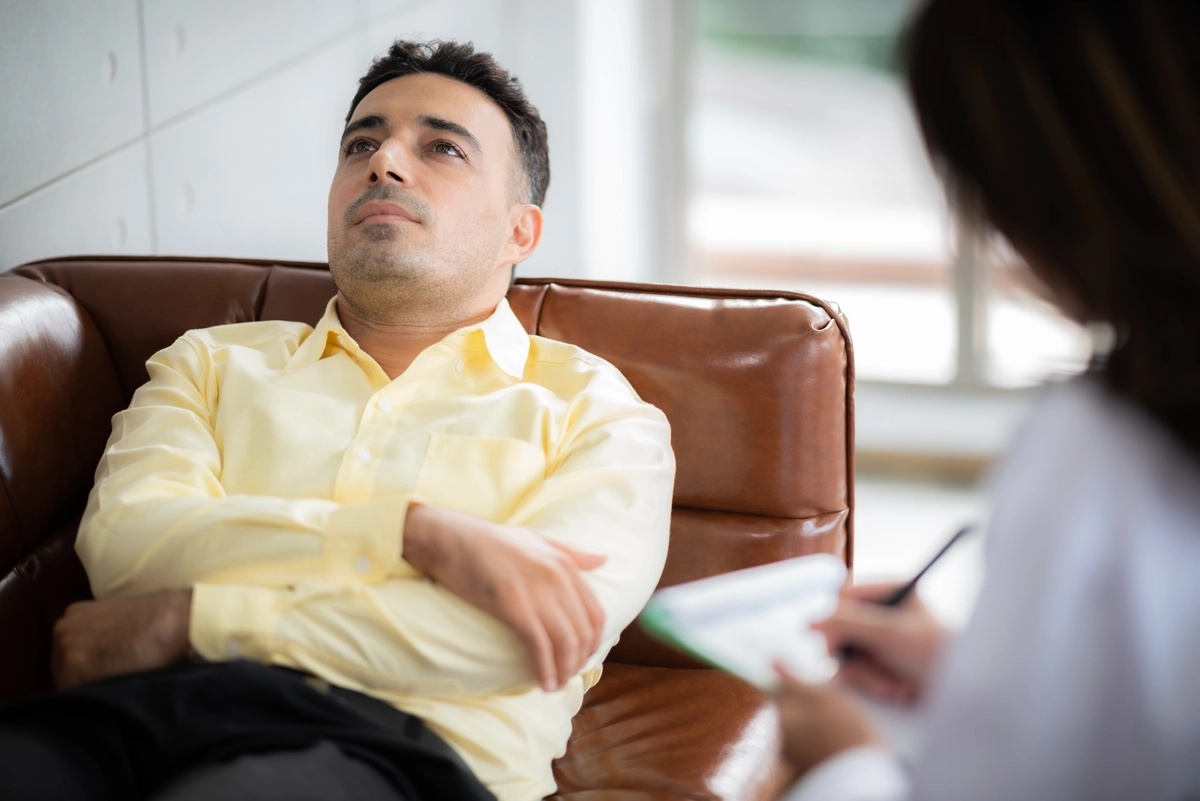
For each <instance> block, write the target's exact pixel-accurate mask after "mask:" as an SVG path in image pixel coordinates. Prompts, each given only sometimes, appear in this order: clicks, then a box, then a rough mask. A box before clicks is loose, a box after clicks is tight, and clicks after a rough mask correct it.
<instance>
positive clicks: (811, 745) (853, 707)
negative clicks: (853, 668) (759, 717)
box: [775, 665, 881, 776]
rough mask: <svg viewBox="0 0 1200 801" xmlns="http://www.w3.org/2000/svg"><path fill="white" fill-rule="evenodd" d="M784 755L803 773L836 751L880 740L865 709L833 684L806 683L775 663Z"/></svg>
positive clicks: (798, 773) (777, 701)
mask: <svg viewBox="0 0 1200 801" xmlns="http://www.w3.org/2000/svg"><path fill="white" fill-rule="evenodd" d="M775 669H776V671H777V672H778V673H779V678H780V687H779V691H778V694H777V695H776V696H775V703H776V704H777V705H778V707H779V726H780V729H781V730H782V733H783V755H784V757H785V758H786V759H787V761H788V763H789V764H790V765H791V767H792V769H793V770H794V771H795V775H796V776H800V775H802V774H804V773H805V772H807V771H808V770H809V769H811V768H813V767H815V766H816V765H818V764H820V763H821V762H824V761H825V760H826V759H828V758H830V757H832V756H834V755H835V754H837V753H839V752H841V751H845V750H846V749H849V748H855V747H857V746H861V745H873V744H880V743H881V740H880V737H879V735H878V733H877V732H876V730H875V727H874V725H873V724H872V723H871V719H870V717H868V715H867V713H866V710H864V709H863V708H862V706H861V705H860V704H859V703H858V702H857V701H855V699H854V698H852V697H851V695H850V693H848V692H847V691H846V690H845V689H843V688H841V687H838V686H836V685H834V684H824V685H819V684H806V683H804V682H803V681H801V680H800V679H798V678H796V677H795V676H793V675H791V674H790V673H788V672H787V670H786V669H785V668H784V667H783V666H781V665H776V667H775Z"/></svg>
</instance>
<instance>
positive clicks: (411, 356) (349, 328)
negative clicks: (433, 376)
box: [337, 296, 495, 380]
mask: <svg viewBox="0 0 1200 801" xmlns="http://www.w3.org/2000/svg"><path fill="white" fill-rule="evenodd" d="M493 311H495V309H494V308H493V309H489V310H487V311H483V312H480V313H478V314H474V315H468V316H466V317H464V318H463V319H461V320H446V321H444V322H441V321H439V322H425V321H422V322H413V321H405V320H388V321H380V320H374V319H368V318H366V317H364V316H362V315H360V314H358V313H357V312H355V310H354V309H353V307H351V305H350V304H349V303H346V301H345V299H344V298H342V297H341V296H339V297H338V303H337V314H338V319H339V320H341V323H342V327H343V328H345V329H346V333H347V334H349V335H350V336H351V337H352V338H353V339H354V341H355V342H357V343H358V346H359V347H360V348H362V349H363V350H364V351H365V352H366V353H367V355H369V356H370V357H371V358H372V359H374V360H375V361H376V362H377V363H378V364H379V366H380V367H381V368H383V372H385V373H386V374H387V377H388V378H390V379H392V380H395V379H396V378H397V377H398V376H399V375H400V374H402V373H403V372H404V371H405V370H407V369H408V368H409V366H410V365H411V364H412V363H413V361H414V360H415V359H416V358H417V356H419V355H420V353H421V351H423V350H425V349H426V348H428V347H429V346H430V345H434V344H436V343H438V342H441V341H442V340H443V339H445V338H446V337H447V336H449V335H450V334H452V333H454V332H455V331H457V330H459V329H460V328H465V327H467V326H470V325H476V324H478V323H481V322H483V321H484V320H486V319H487V318H488V317H490V316H491V315H492V312H493Z"/></svg>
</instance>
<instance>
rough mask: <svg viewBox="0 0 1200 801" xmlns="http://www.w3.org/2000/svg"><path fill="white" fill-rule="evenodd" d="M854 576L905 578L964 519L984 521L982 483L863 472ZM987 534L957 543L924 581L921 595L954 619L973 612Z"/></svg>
mask: <svg viewBox="0 0 1200 801" xmlns="http://www.w3.org/2000/svg"><path fill="white" fill-rule="evenodd" d="M855 487H856V503H855V507H856V508H855V522H854V530H855V539H856V544H855V549H854V565H855V567H854V576H855V581H856V582H859V583H862V582H868V581H876V580H899V581H905V580H907V579H908V578H910V577H911V576H912V575H913V574H915V573H916V572H917V571H918V570H919V569H920V568H921V567H922V566H923V565H924V564H925V563H926V562H927V561H928V560H929V559H930V558H931V557H932V556H933V555H934V554H935V553H936V552H937V551H938V549H940V548H941V546H942V545H943V544H944V543H945V541H946V540H948V539H949V538H950V536H951V535H952V534H953V533H954V532H955V531H956V530H957V529H958V528H959V527H961V526H962V525H963V524H964V523H969V522H972V521H976V522H983V519H984V509H985V504H984V493H983V488H982V487H981V486H972V485H968V484H953V483H945V482H941V483H939V482H935V481H929V480H910V479H903V478H897V477H894V476H888V475H881V474H870V473H867V474H863V473H860V474H859V475H858V476H857V478H856V482H855ZM982 546H983V534H982V533H980V532H976V533H973V534H970V535H968V536H967V537H966V538H965V539H963V540H962V541H960V542H959V543H958V544H957V545H955V546H954V548H953V549H952V550H950V551H949V552H947V553H946V555H945V556H944V557H943V558H942V559H941V560H939V561H938V563H937V564H936V565H934V567H933V568H931V569H930V571H929V573H927V574H926V576H925V577H924V578H923V579H922V580H921V584H920V593H921V597H922V599H923V600H924V601H925V602H926V603H927V604H928V605H929V606H930V608H931V609H933V611H934V613H935V614H937V615H938V616H939V617H940V618H942V619H943V620H944V621H946V622H947V623H949V624H951V625H961V624H962V623H963V622H965V620H966V618H967V616H968V615H969V614H970V611H971V608H972V606H973V604H974V602H975V597H976V595H977V593H978V591H979V587H980V584H981V582H982V579H983V547H982Z"/></svg>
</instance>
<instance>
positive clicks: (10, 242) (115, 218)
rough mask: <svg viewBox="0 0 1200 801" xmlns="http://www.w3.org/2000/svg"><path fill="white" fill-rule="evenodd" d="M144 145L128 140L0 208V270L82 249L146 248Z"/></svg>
mask: <svg viewBox="0 0 1200 801" xmlns="http://www.w3.org/2000/svg"><path fill="white" fill-rule="evenodd" d="M146 185H147V184H146V150H145V145H144V144H142V143H138V144H135V145H130V146H129V147H127V148H124V149H122V150H120V151H118V152H117V153H115V154H113V155H112V156H109V157H108V158H105V159H103V160H101V161H99V162H97V163H95V164H92V165H89V166H88V167H85V168H83V169H81V170H79V171H77V172H74V173H72V174H71V175H70V176H68V177H67V178H64V179H63V180H61V181H58V182H57V183H55V184H54V185H53V186H51V187H49V188H48V189H45V190H43V191H40V192H36V193H34V194H32V195H30V196H29V197H27V198H24V199H22V200H20V201H18V202H16V203H14V204H12V205H11V206H8V207H7V208H4V209H3V210H0V270H8V269H10V268H12V267H16V266H17V265H19V264H24V263H25V262H27V261H33V260H34V259H42V258H47V257H50V256H70V255H78V254H83V253H149V252H150V248H151V245H150V222H149V204H148V203H147V201H146Z"/></svg>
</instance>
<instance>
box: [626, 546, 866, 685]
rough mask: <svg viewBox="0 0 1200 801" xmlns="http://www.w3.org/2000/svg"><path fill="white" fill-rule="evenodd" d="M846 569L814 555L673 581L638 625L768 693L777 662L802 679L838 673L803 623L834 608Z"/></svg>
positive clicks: (652, 601) (649, 605) (818, 637)
mask: <svg viewBox="0 0 1200 801" xmlns="http://www.w3.org/2000/svg"><path fill="white" fill-rule="evenodd" d="M845 580H846V566H845V565H844V564H843V563H842V561H841V560H840V559H837V558H836V557H834V556H831V555H829V554H814V555H812V556H801V557H797V558H795V559H786V560H784V561H782V562H773V563H771V564H768V565H760V566H758V567H751V568H746V569H744V570H735V571H733V572H730V573H723V574H721V575H719V576H712V577H710V578H704V579H700V580H698V581H691V582H688V583H686V584H677V585H675V586H673V587H667V588H665V589H662V590H659V591H658V592H656V593H654V595H653V596H651V598H650V601H649V603H647V604H646V608H645V609H644V610H643V611H642V613H641V615H639V616H638V622H639V623H640V624H641V625H642V627H643V628H644V629H645V630H646V631H648V632H649V633H650V634H651V635H653V636H655V637H657V638H658V639H661V640H663V641H664V642H667V643H669V644H671V645H673V646H675V647H677V648H679V649H681V650H683V651H685V652H687V653H690V654H692V655H693V656H695V657H696V658H698V659H700V660H703V661H704V662H707V663H709V664H711V665H713V666H715V667H719V668H721V669H722V670H725V671H727V672H729V673H732V674H734V675H735V676H739V677H741V678H742V679H744V680H745V681H748V682H750V683H751V684H753V685H755V686H756V687H759V688H760V689H762V690H764V691H767V692H771V691H773V690H774V689H775V687H776V686H777V685H778V677H777V676H776V674H775V670H774V664H775V663H776V662H781V663H782V664H784V665H786V666H787V667H788V669H789V670H790V671H791V672H793V673H795V674H796V675H797V676H799V677H800V678H802V679H805V680H807V681H811V682H819V681H825V680H828V679H829V678H830V677H831V676H832V675H833V674H834V673H835V672H836V670H837V661H836V660H835V659H833V658H832V657H830V656H829V653H828V651H827V650H826V648H825V638H824V637H823V636H822V635H820V634H819V633H817V632H814V631H812V630H811V629H810V628H809V626H810V624H812V623H815V622H816V621H818V620H822V619H824V618H826V617H828V616H829V615H830V613H832V612H833V610H834V608H835V607H836V606H837V595H838V590H839V589H840V588H841V586H842V583H843V582H844V581H845Z"/></svg>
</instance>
